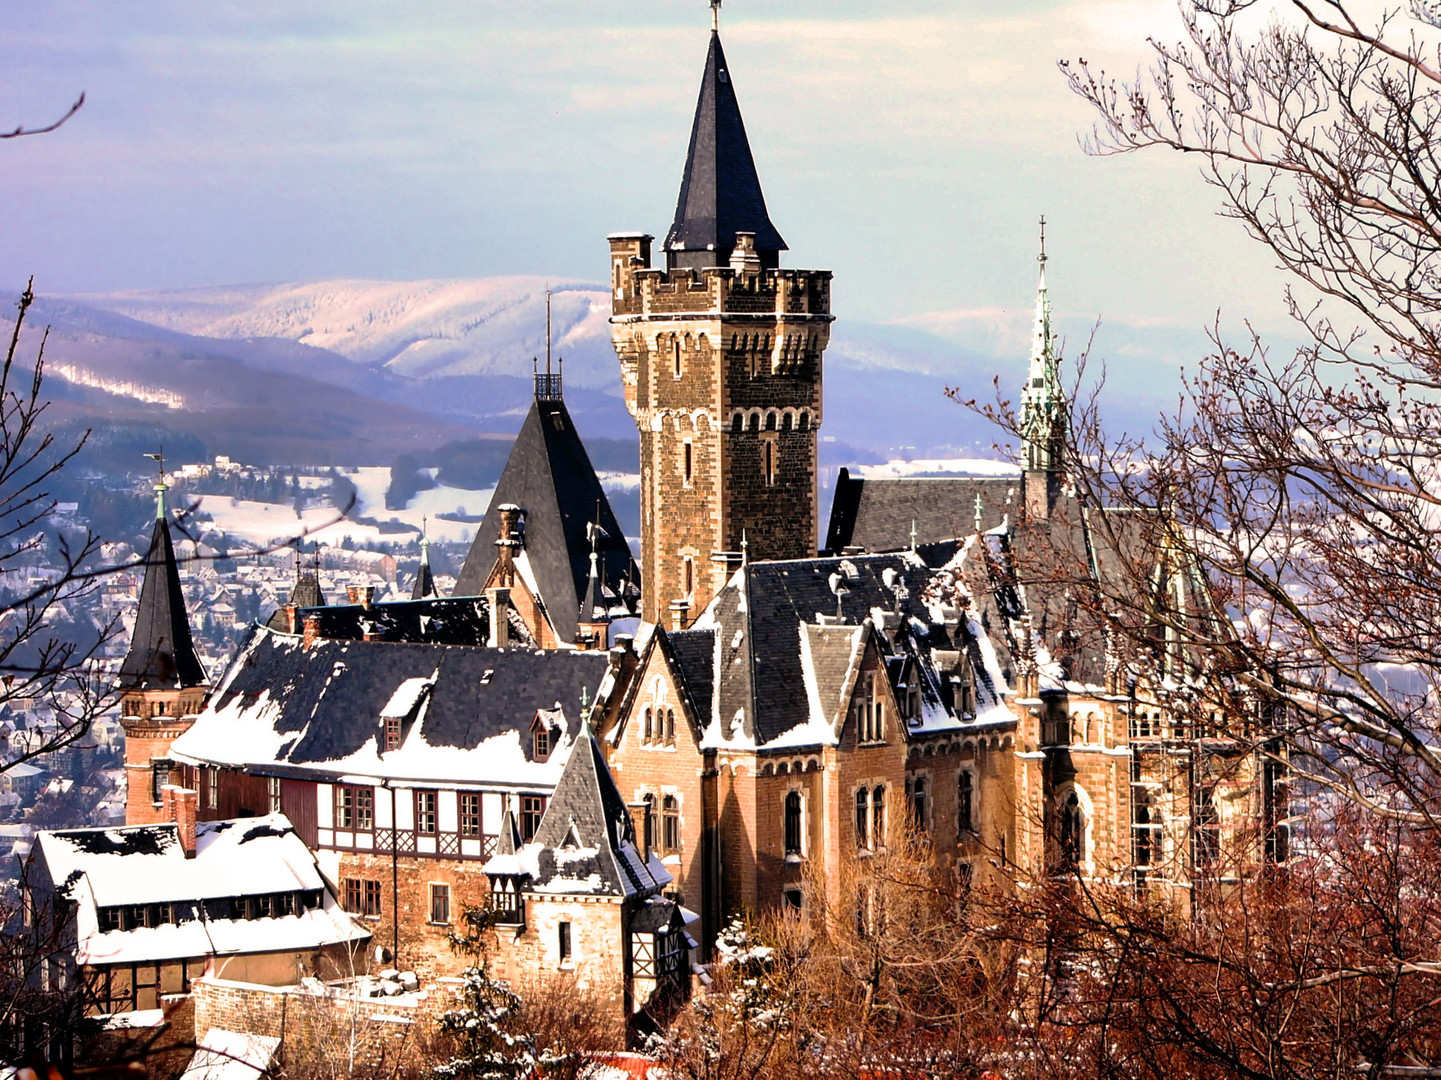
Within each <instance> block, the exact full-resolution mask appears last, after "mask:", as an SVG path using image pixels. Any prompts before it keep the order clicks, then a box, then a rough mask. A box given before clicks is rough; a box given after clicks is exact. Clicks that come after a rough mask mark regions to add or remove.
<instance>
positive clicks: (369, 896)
mask: <svg viewBox="0 0 1441 1080" xmlns="http://www.w3.org/2000/svg"><path fill="white" fill-rule="evenodd" d="M343 884H344V886H345V910H346V911H349V912H351V913H352V914H354V915H363V916H365V917H367V918H372V919H378V918H380V882H379V881H375V880H372V879H369V878H346V879H345V880H344V883H343Z"/></svg>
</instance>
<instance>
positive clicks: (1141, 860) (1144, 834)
mask: <svg viewBox="0 0 1441 1080" xmlns="http://www.w3.org/2000/svg"><path fill="white" fill-rule="evenodd" d="M1151 846H1152V845H1151V809H1150V807H1148V806H1146V805H1145V804H1144V803H1143V804H1141V805H1140V806H1137V807H1136V865H1137V866H1150V865H1151V859H1152V857H1153V855H1154V852H1152V850H1151Z"/></svg>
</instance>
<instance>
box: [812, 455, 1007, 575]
mask: <svg viewBox="0 0 1441 1080" xmlns="http://www.w3.org/2000/svg"><path fill="white" fill-rule="evenodd" d="M977 497H979V498H980V500H981V531H982V532H985V531H986V530H989V529H994V528H995V527H996V526H998V525H1000V524H1001V522H1002V520H1004V518H1005V516H1006V514H1007V513H1008V512H1009V513H1010V514H1011V515H1012V517H1014V516H1015V513H1016V508H1017V506H1018V505H1019V504H1020V502H1021V500H1022V493H1021V476H1020V474H1017V475H1015V476H947V477H900V478H890V477H886V478H877V479H867V478H865V477H860V476H852V475H851V474H850V472H849V471H848V470H846V469H841V470H840V473H839V474H838V475H837V477H836V490H835V495H834V497H833V498H832V500H831V520H830V525H829V526H828V527H827V529H826V549H827V550H828V551H830V552H831V553H832V554H836V555H838V554H840V553H841V552H842V551H844V550H845V549H846V548H848V547H859V548H862V549H864V550H865V551H868V552H878V551H903V550H905V549H906V548H908V547H910V544H911V528H912V526H913V525H914V527H915V531H916V544H917V546H924V545H928V544H935V543H939V542H941V541H945V540H958V539H961V538H963V537H966V536H970V535H972V534H973V533H975V531H976V499H977Z"/></svg>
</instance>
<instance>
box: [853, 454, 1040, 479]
mask: <svg viewBox="0 0 1441 1080" xmlns="http://www.w3.org/2000/svg"><path fill="white" fill-rule="evenodd" d="M850 471H851V474H852V475H853V476H860V477H864V478H865V479H867V480H894V479H896V478H898V477H903V476H918V475H920V474H922V473H946V474H948V475H955V476H1015V477H1019V476H1020V475H1021V471H1020V469H1018V468H1017V467H1016V466H1015V465H1012V464H1011V463H1010V462H1009V461H990V460H988V459H986V458H917V459H916V460H915V461H902V460H900V459H899V458H896V459H892V460H891V461H888V462H886V463H885V464H884V465H855V466H852V467H851V470H850Z"/></svg>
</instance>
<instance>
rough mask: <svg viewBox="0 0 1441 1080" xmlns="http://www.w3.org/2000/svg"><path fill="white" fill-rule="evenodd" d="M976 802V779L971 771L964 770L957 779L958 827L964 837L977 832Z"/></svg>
mask: <svg viewBox="0 0 1441 1080" xmlns="http://www.w3.org/2000/svg"><path fill="white" fill-rule="evenodd" d="M975 802H976V778H975V776H974V775H973V774H972V773H971V771H970V770H969V769H962V770H961V772H960V774H959V775H957V777H956V827H957V828H958V829H959V830H960V832H961V835H962V836H964V835H965V834H966V833H968V832H973V831H974V830H975V827H976V818H975Z"/></svg>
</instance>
